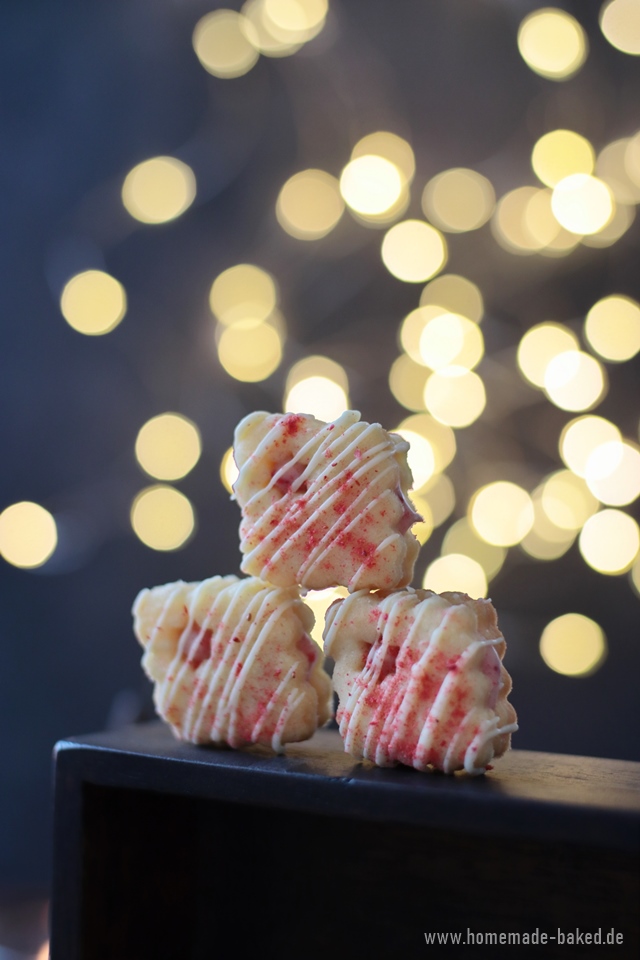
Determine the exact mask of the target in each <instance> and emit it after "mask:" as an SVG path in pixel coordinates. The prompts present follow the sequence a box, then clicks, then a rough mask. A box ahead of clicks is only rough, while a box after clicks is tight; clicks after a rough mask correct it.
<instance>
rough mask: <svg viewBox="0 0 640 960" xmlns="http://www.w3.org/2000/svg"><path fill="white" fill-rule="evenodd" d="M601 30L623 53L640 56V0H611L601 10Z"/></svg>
mask: <svg viewBox="0 0 640 960" xmlns="http://www.w3.org/2000/svg"><path fill="white" fill-rule="evenodd" d="M600 29H601V30H602V32H603V34H604V35H605V37H606V38H607V40H608V41H609V43H610V44H611V45H612V46H613V47H615V48H616V49H617V50H621V51H622V53H629V54H632V55H633V56H636V57H637V56H640V4H639V3H638V0H611V2H610V3H605V4H603V5H602V8H601V10H600Z"/></svg>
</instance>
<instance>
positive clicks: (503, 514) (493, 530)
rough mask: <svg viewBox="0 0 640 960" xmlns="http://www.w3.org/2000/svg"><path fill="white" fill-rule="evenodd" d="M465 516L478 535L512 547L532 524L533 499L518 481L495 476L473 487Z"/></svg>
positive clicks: (497, 543) (502, 545)
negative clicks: (495, 479)
mask: <svg viewBox="0 0 640 960" xmlns="http://www.w3.org/2000/svg"><path fill="white" fill-rule="evenodd" d="M467 516H468V517H469V520H470V522H471V525H472V526H473V528H474V530H475V531H476V533H477V534H478V536H480V537H482V539H483V540H486V541H487V543H493V544H495V545H496V546H498V547H511V546H514V545H515V544H516V543H520V541H521V540H522V539H523V538H524V537H526V535H527V534H528V532H529V530H531V527H532V526H533V501H532V499H531V497H530V496H529V494H528V493H527V491H526V490H524V489H523V488H522V487H520V486H519V485H518V484H517V483H511V482H510V481H508V480H497V481H495V482H493V483H488V484H486V485H485V486H483V487H480V489H479V490H476V492H475V493H474V495H473V496H472V498H471V500H470V501H469V507H468V510H467Z"/></svg>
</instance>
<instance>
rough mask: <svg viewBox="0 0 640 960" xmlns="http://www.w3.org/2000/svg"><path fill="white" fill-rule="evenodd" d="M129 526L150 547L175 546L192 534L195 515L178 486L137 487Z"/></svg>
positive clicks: (158, 548) (170, 547) (181, 543)
mask: <svg viewBox="0 0 640 960" xmlns="http://www.w3.org/2000/svg"><path fill="white" fill-rule="evenodd" d="M131 526H132V527H133V530H134V532H135V534H136V536H137V537H138V538H139V539H140V540H142V542H143V543H144V544H145V545H146V546H147V547H151V549H152V550H179V549H180V547H183V546H184V545H185V544H186V543H187V541H188V540H189V538H190V537H191V536H192V534H193V532H194V529H195V516H194V512H193V507H192V506H191V503H190V501H189V500H188V499H187V497H185V496H184V494H183V493H180V491H179V490H175V489H174V488H173V487H168V486H165V485H164V484H156V485H155V486H152V487H146V488H145V489H144V490H141V491H140V493H139V494H138V495H137V497H136V498H135V500H134V501H133V503H132V505H131Z"/></svg>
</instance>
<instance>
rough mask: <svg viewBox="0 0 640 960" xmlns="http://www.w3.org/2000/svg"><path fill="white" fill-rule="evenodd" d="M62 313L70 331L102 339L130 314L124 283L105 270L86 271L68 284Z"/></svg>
mask: <svg viewBox="0 0 640 960" xmlns="http://www.w3.org/2000/svg"><path fill="white" fill-rule="evenodd" d="M60 309H61V311H62V316H63V317H64V318H65V320H66V321H67V323H68V324H69V326H70V327H73V329H74V330H77V331H78V333H84V334H86V335H87V336H101V335H102V334H104V333H109V332H110V331H111V330H113V329H114V328H115V327H117V326H118V324H119V323H120V321H121V320H122V318H123V317H124V315H125V313H126V312H127V295H126V293H125V291H124V287H123V286H122V284H121V283H118V281H117V280H116V279H115V278H114V277H112V276H111V275H110V274H108V273H104V272H103V271H102V270H85V271H84V273H77V274H76V275H75V277H71V279H70V280H69V281H68V282H67V283H66V284H65V287H64V290H63V291H62V295H61V297H60Z"/></svg>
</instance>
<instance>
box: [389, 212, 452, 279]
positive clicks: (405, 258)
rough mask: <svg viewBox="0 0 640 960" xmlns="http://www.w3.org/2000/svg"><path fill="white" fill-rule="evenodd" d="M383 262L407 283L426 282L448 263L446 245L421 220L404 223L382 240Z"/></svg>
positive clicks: (436, 231) (431, 228)
mask: <svg viewBox="0 0 640 960" xmlns="http://www.w3.org/2000/svg"><path fill="white" fill-rule="evenodd" d="M382 262H383V263H384V265H385V267H386V268H387V270H388V271H389V273H391V274H393V276H394V277H397V278H398V280H404V281H405V283H424V281H425V280H429V279H430V278H431V277H433V276H435V275H436V273H439V272H440V270H442V268H443V267H444V265H445V263H446V262H447V244H446V241H445V239H444V237H443V236H442V234H441V233H440V232H439V231H438V230H436V228H435V227H432V226H430V224H428V223H424V222H423V221H421V220H403V221H402V222H401V223H397V224H396V225H395V226H393V227H391V229H390V230H388V231H387V232H386V234H385V235H384V239H383V241H382Z"/></svg>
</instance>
